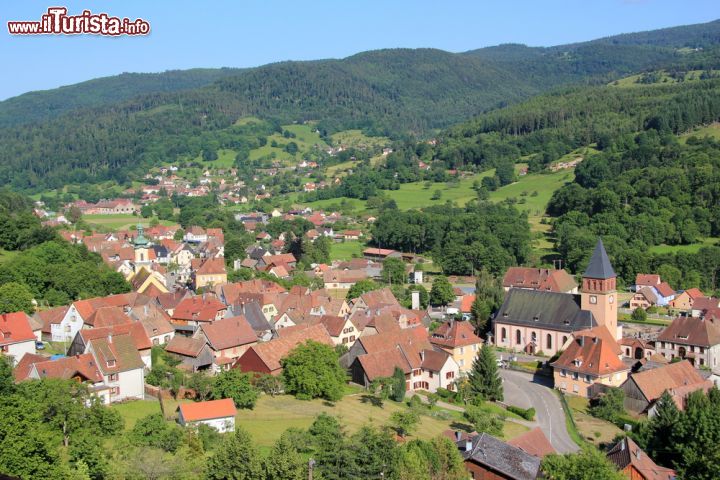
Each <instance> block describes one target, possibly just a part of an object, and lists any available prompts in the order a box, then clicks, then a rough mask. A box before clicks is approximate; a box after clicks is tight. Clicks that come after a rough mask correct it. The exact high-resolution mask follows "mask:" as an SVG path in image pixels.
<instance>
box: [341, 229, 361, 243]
mask: <svg viewBox="0 0 720 480" xmlns="http://www.w3.org/2000/svg"><path fill="white" fill-rule="evenodd" d="M362 236H363V234H362V232H361V231H360V230H345V231H344V232H342V238H343V240H345V241H352V240H360V238H361V237H362Z"/></svg>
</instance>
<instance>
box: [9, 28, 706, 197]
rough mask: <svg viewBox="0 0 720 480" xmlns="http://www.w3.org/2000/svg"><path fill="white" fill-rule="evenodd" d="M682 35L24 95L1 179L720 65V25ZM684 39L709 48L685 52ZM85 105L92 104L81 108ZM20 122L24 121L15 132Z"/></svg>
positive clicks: (38, 179)
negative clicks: (284, 129)
mask: <svg viewBox="0 0 720 480" xmlns="http://www.w3.org/2000/svg"><path fill="white" fill-rule="evenodd" d="M681 31H682V32H683V34H682V40H678V39H677V38H674V37H673V35H669V36H668V39H667V41H668V44H669V45H672V46H671V47H666V46H662V45H657V44H653V45H642V44H641V45H626V44H623V45H611V44H607V43H606V42H605V43H599V44H596V45H594V44H590V43H588V44H579V45H573V46H569V47H567V48H563V47H553V48H550V49H537V48H529V47H525V46H517V45H504V46H499V47H493V48H488V49H482V50H476V51H472V52H466V53H460V54H454V53H448V52H444V51H441V50H433V49H418V50H408V49H391V50H379V51H372V52H365V53H361V54H358V55H354V56H352V57H348V58H346V59H343V60H322V61H314V62H282V63H276V64H271V65H266V66H263V67H259V68H253V69H246V70H242V71H230V70H227V71H221V72H220V73H218V76H219V77H222V78H216V79H214V81H212V80H213V79H211V77H212V75H214V74H215V73H213V72H208V71H205V70H201V71H195V72H194V73H191V72H169V73H166V74H159V75H155V76H152V75H151V76H143V75H139V76H133V75H127V76H125V77H123V76H120V77H111V78H110V79H100V80H96V81H93V82H88V83H87V84H81V85H84V86H81V85H78V86H74V87H66V88H65V89H59V90H56V91H49V92H42V93H41V94H33V95H26V96H21V97H18V98H16V99H10V100H7V101H5V102H0V145H2V146H3V148H2V149H0V182H2V183H3V184H9V185H12V186H13V187H14V188H17V189H34V190H36V189H42V188H48V187H51V188H53V187H57V186H59V185H62V184H66V183H73V182H74V183H87V182H98V181H103V180H107V179H109V178H114V179H116V180H122V179H127V178H128V175H132V174H133V172H138V171H140V170H141V169H142V168H146V167H147V166H149V165H153V164H157V163H158V162H159V161H168V160H169V161H174V160H175V159H176V158H177V157H178V156H179V155H185V156H187V155H190V156H196V155H198V154H199V152H200V150H201V148H202V146H201V144H202V142H204V141H208V140H213V141H216V143H218V144H219V145H220V147H221V148H234V147H233V146H232V145H233V144H235V143H237V142H238V141H239V140H240V139H239V137H238V135H239V133H238V132H236V131H235V130H236V129H234V128H233V124H234V123H235V121H236V120H237V119H238V118H240V117H244V116H257V117H260V118H263V119H268V120H273V121H277V122H281V123H291V122H294V121H303V120H317V121H319V123H318V127H319V128H320V130H321V131H323V132H333V131H338V130H344V129H349V128H362V129H364V130H365V131H366V133H371V134H372V133H376V134H387V135H396V136H399V135H401V134H404V133H408V132H410V133H415V134H426V133H428V132H429V131H430V130H431V129H436V128H441V127H446V126H448V125H450V124H453V123H456V122H459V121H463V120H466V119H467V118H470V117H472V116H475V115H477V114H478V113H481V112H483V111H487V110H490V109H492V108H496V107H499V106H504V105H507V104H511V103H515V102H518V101H521V100H524V99H527V98H529V97H531V96H534V95H536V94H538V93H542V92H545V91H548V90H553V89H557V88H558V87H561V86H567V85H573V84H578V83H583V84H585V83H595V84H601V83H602V84H604V83H607V82H609V81H611V80H613V79H615V78H618V77H620V76H623V75H627V74H630V73H636V72H639V71H645V70H653V69H660V68H667V67H670V66H677V65H679V64H682V65H684V66H685V68H692V69H710V68H718V66H720V61H718V59H719V58H720V54H719V53H718V52H719V51H720V45H716V46H715V47H713V44H712V43H711V39H712V38H714V37H713V35H714V34H709V33H708V32H720V23H717V22H713V23H710V24H703V25H695V26H689V27H683V29H681ZM693 31H696V32H697V34H696V35H695V37H693V34H692V32H693ZM648 35H649V34H648ZM693 39H695V40H696V41H694V40H693ZM652 41H653V42H654V43H657V42H656V41H655V40H652ZM680 44H682V45H683V46H688V47H692V46H694V45H696V44H702V45H704V46H706V48H705V47H704V49H703V50H695V49H688V48H686V49H683V50H682V51H681V50H679V49H678V48H677V45H680ZM711 47H712V48H711ZM173 78H175V79H176V80H172V79H173ZM207 82H212V83H209V84H205V85H204V86H198V88H192V87H193V86H194V85H195V86H197V85H202V84H203V83H207ZM103 85H105V86H106V88H107V90H113V92H112V93H110V92H108V91H106V90H105V87H103ZM119 85H125V86H124V87H122V88H120V86H119ZM68 89H69V90H68ZM65 92H71V93H72V94H68V95H65V94H64V93H65ZM136 93H141V94H140V95H135V94H136ZM56 94H57V95H60V96H62V97H63V98H65V101H64V102H60V101H59V100H57V98H56V96H55V95H56ZM113 98H115V99H118V100H119V101H112V99H113ZM108 102H110V103H108ZM78 105H84V107H83V108H75V109H73V108H74V107H73V106H75V107H77V106H78ZM63 111H64V112H65V113H63V114H61V115H56V113H58V112H63ZM28 112H30V113H28ZM11 117H12V118H13V121H14V122H15V124H13V125H7V122H8V121H9V120H8V119H9V118H11ZM3 119H5V120H3ZM38 119H40V120H38ZM3 121H5V126H4V127H3V123H2V122H3ZM219 137H222V138H219Z"/></svg>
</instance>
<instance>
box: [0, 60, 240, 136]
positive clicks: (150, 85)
mask: <svg viewBox="0 0 720 480" xmlns="http://www.w3.org/2000/svg"><path fill="white" fill-rule="evenodd" d="M240 72H242V70H240V69H236V68H219V69H217V68H216V69H210V68H195V69H191V70H171V71H167V72H163V73H123V74H121V75H115V76H112V77H104V78H96V79H93V80H88V81H86V82H82V83H77V84H75V85H68V86H65V87H60V88H56V89H52V90H41V91H36V92H29V93H25V94H23V95H19V96H17V97H13V98H10V99H8V100H5V101H4V102H0V127H4V126H9V125H16V124H21V123H29V122H35V121H39V120H46V119H50V118H54V117H57V116H59V115H62V114H64V113H67V112H69V111H71V110H75V109H78V108H88V107H98V106H102V105H109V104H111V103H117V102H120V101H123V100H127V99H128V98H132V97H136V96H138V95H142V94H146V93H152V92H156V93H160V92H177V91H182V90H190V89H194V88H199V87H203V86H205V85H209V84H211V83H213V82H214V81H216V80H218V79H220V78H223V77H227V76H231V75H237V74H238V73H240Z"/></svg>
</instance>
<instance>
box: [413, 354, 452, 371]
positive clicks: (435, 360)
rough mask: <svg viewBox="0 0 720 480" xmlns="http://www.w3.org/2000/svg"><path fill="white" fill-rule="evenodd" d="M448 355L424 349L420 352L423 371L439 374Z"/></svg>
mask: <svg viewBox="0 0 720 480" xmlns="http://www.w3.org/2000/svg"><path fill="white" fill-rule="evenodd" d="M449 356H450V355H448V354H447V353H445V352H438V351H437V350H429V349H425V350H423V351H422V352H421V355H420V360H421V364H420V365H421V366H422V368H423V369H425V370H431V371H433V372H439V371H440V370H442V367H443V366H444V365H445V362H447V359H448V357H449Z"/></svg>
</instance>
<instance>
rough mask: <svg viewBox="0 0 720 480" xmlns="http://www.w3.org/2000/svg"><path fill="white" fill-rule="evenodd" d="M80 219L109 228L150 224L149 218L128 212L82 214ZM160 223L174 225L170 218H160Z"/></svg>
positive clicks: (127, 227) (125, 228)
mask: <svg viewBox="0 0 720 480" xmlns="http://www.w3.org/2000/svg"><path fill="white" fill-rule="evenodd" d="M82 219H83V220H84V221H85V222H87V223H88V224H89V225H96V226H98V227H105V228H108V229H110V230H127V229H129V228H130V227H132V226H136V225H137V224H138V223H140V224H142V226H143V227H149V226H150V220H151V219H150V218H142V217H136V216H135V215H130V214H117V215H83V217H82ZM160 225H167V226H170V225H175V222H172V221H170V220H160Z"/></svg>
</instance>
